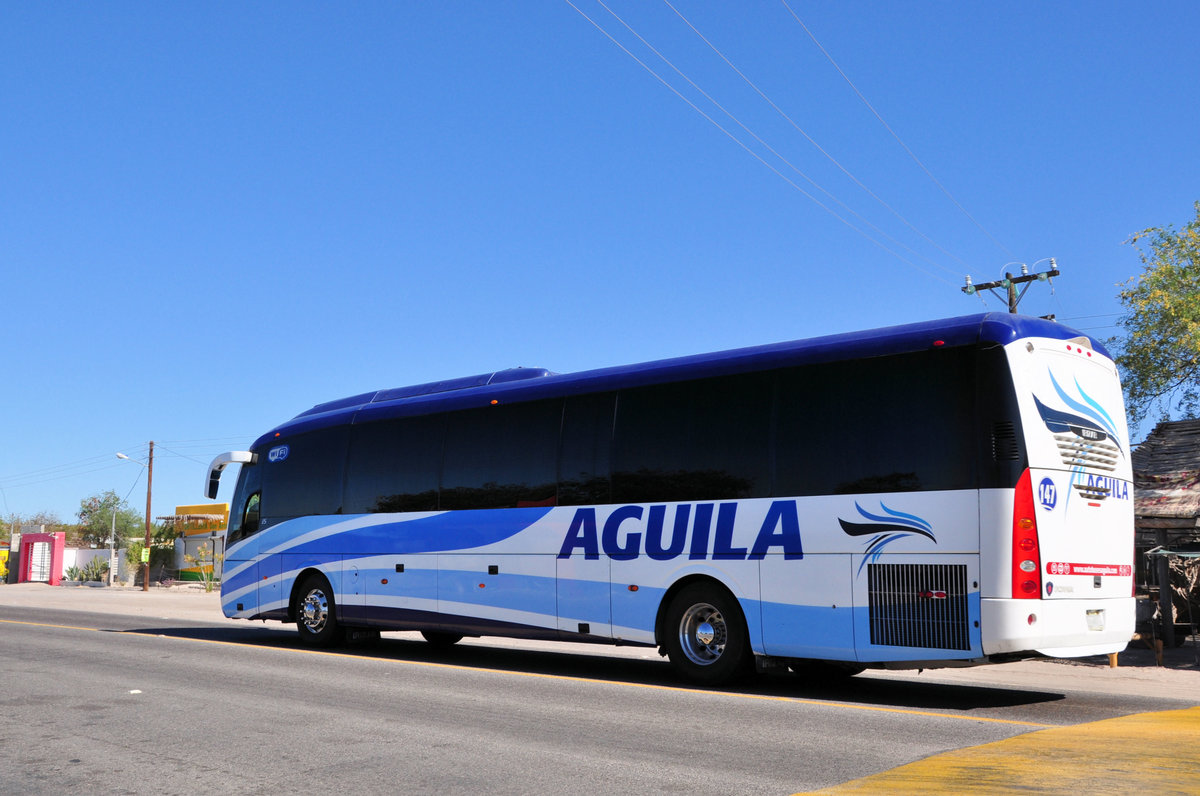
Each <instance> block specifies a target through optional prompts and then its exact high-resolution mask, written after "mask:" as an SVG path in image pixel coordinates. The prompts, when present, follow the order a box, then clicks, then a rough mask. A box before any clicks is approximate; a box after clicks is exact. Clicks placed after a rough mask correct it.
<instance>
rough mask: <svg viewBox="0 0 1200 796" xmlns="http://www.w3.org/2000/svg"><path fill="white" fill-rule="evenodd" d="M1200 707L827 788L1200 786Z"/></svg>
mask: <svg viewBox="0 0 1200 796" xmlns="http://www.w3.org/2000/svg"><path fill="white" fill-rule="evenodd" d="M1197 772H1200V707H1193V708H1187V709H1185V710H1171V711H1166V712H1163V713H1138V714H1135V715H1132V716H1121V717H1119V718H1115V719H1104V720H1102V721H1096V722H1091V723H1088V724H1077V725H1074V726H1070V727H1055V728H1052V729H1047V730H1042V731H1040V732H1032V733H1026V734H1024V735H1016V736H1014V737H1012V738H1008V739H1005V740H1003V741H996V742H995V743H990V744H984V745H983V746H975V747H971V748H969V749H958V750H955V751H952V752H945V753H943V754H940V755H934V756H933V757H929V758H926V759H924V760H918V761H917V762H915V763H909V764H908V765H906V766H900V767H899V768H894V769H892V770H891V771H885V772H883V773H882V774H876V775H874V776H870V777H864V778H862V779H856V780H853V781H851V782H847V783H845V784H842V785H838V786H836V787H833V788H828V789H826V790H821V791H815V793H825V794H838V795H839V796H841V795H842V794H854V793H888V794H929V793H933V794H939V793H971V794H981V793H982V794H989V793H996V794H999V793H1005V794H1008V793H1087V794H1089V795H1090V794H1107V793H1112V794H1126V793H1131V792H1135V791H1142V792H1146V793H1153V794H1155V796H1159V795H1160V794H1195V793H1197V792H1200V780H1197Z"/></svg>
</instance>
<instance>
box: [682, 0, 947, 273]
mask: <svg viewBox="0 0 1200 796" xmlns="http://www.w3.org/2000/svg"><path fill="white" fill-rule="evenodd" d="M663 3H664V4H665V5H666V6H667V8H669V9H671V10H672V11H674V12H675V15H676V16H677V17H679V18H680V19H681V20H682V21H683V23H684V24H685V25H687V26H688V28H690V29H691V31H692V32H693V33H695V34H696V35H697V36H698V37H699V38H700V40H701V41H702V42H704V43H705V44H706V45H708V47H709V49H711V50H712V51H713V52H714V53H716V54H717V56H718V57H719V58H720V59H721V60H722V61H724V62H725V64H726V66H728V67H729V68H730V69H732V70H733V72H734V74H736V75H737V76H738V77H740V78H741V79H742V80H743V81H744V82H745V83H746V85H748V86H749V87H750V88H752V89H754V92H755V93H756V94H758V96H759V97H761V98H762V99H763V101H764V102H766V103H767V104H768V105H770V106H771V108H772V110H774V111H775V112H776V113H777V114H779V115H780V116H781V117H782V118H783V119H784V121H786V122H787V123H788V124H790V125H791V126H792V128H793V129H794V130H795V131H796V132H798V133H800V135H802V136H804V138H805V140H807V141H808V142H809V143H810V144H812V145H813V146H814V147H815V148H816V150H817V151H818V152H820V153H821V154H822V155H824V156H825V158H826V159H827V160H828V161H829V162H830V163H832V164H833V165H834V166H836V167H837V168H838V169H839V170H840V171H841V172H842V173H843V174H845V175H846V176H847V177H849V178H850V179H851V180H852V181H853V182H854V184H855V185H857V186H858V187H859V188H862V189H863V191H865V192H866V193H867V195H868V196H870V197H871V198H872V199H874V200H875V201H876V202H878V203H879V204H880V205H882V206H883V207H884V208H885V209H886V210H887V211H888V212H889V213H891V214H892V215H894V216H895V217H896V218H897V219H899V220H900V221H901V222H902V223H903V224H904V225H905V226H907V227H908V228H909V229H911V230H912V231H913V232H915V233H917V234H918V235H920V236H921V237H922V238H924V239H925V240H926V241H928V242H929V243H930V244H931V245H933V246H934V247H935V248H937V249H938V250H939V251H941V252H942V253H943V254H945V255H946V256H948V257H951V258H953V259H955V260H957V261H958V262H960V263H963V265H966V263H965V262H964V261H963V260H962V259H961V258H960V257H958V256H957V255H955V254H954V253H953V252H950V251H949V250H947V249H945V248H943V247H942V246H940V245H938V244H937V243H936V242H934V240H933V239H932V238H930V237H929V236H928V235H926V234H925V233H924V232H922V231H921V230H919V229H917V228H916V227H915V226H914V225H913V224H912V223H911V222H909V220H908V219H907V218H905V217H904V216H903V215H901V214H900V212H899V211H897V210H896V209H895V208H894V207H892V206H891V205H890V204H888V203H887V202H886V201H884V200H883V198H882V197H880V196H879V195H878V194H877V193H875V192H874V191H872V190H871V189H870V188H868V187H867V186H866V184H865V183H863V181H862V180H860V179H859V178H858V177H856V176H855V175H854V174H853V173H852V172H851V171H850V170H849V169H847V168H846V167H845V166H843V165H842V164H841V162H840V161H838V159H837V158H835V157H834V156H833V155H831V154H829V152H828V151H827V150H826V149H825V148H824V147H822V146H821V145H820V144H819V143H817V141H816V139H814V138H813V137H812V136H811V135H809V134H808V133H807V132H805V131H804V128H802V127H801V126H800V125H799V124H797V123H796V121H795V120H794V119H792V117H791V116H789V115H788V114H787V113H786V112H785V111H784V110H783V109H782V108H780V107H779V106H778V105H777V104H776V103H775V102H774V101H773V100H772V99H771V98H770V97H768V96H767V95H766V93H765V92H764V91H763V90H762V89H760V88H759V87H758V86H757V85H756V84H755V83H754V81H753V80H751V79H750V78H749V77H747V76H746V74H745V73H744V72H742V70H741V69H738V68H737V66H735V65H734V63H733V62H732V61H730V60H729V58H727V57H726V56H725V54H724V53H723V52H721V51H720V50H719V49H717V47H716V45H714V44H713V43H712V42H711V41H709V40H708V38H707V37H706V36H705V35H704V34H703V33H701V32H700V30H699V29H698V28H697V27H696V26H695V25H693V24H692V23H691V22H690V21H689V20H688V18H687V17H685V16H684V15H683V14H681V13H679V10H678V9H677V8H675V6H673V5H671V3H670V1H669V0H663ZM802 24H803V23H802ZM856 215H857V214H856ZM872 226H874V225H872ZM889 237H890V236H889ZM901 245H903V244H901ZM905 248H908V247H907V246H906V247H905ZM910 251H911V249H910ZM930 262H932V261H930ZM933 265H934V266H935V267H937V268H941V269H942V270H944V271H946V272H947V273H954V271H951V270H950V269H949V268H945V267H944V266H941V265H938V264H937V263H933Z"/></svg>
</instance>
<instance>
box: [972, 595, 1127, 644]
mask: <svg viewBox="0 0 1200 796" xmlns="http://www.w3.org/2000/svg"><path fill="white" fill-rule="evenodd" d="M1031 616H1032V617H1033V621H1032V622H1030V617H1031ZM980 624H981V626H982V627H981V629H982V631H983V638H982V642H983V652H984V654H985V655H1001V654H1006V653H1015V652H1037V653H1040V654H1042V655H1049V656H1052V657H1055V658H1078V657H1084V656H1087V655H1103V654H1108V653H1113V652H1120V651H1121V650H1123V649H1125V645H1126V644H1128V643H1129V639H1130V638H1132V637H1133V626H1134V600H1133V598H1132V597H1118V598H1109V599H1100V600H1070V599H1067V600H999V599H983V600H981V601H980Z"/></svg>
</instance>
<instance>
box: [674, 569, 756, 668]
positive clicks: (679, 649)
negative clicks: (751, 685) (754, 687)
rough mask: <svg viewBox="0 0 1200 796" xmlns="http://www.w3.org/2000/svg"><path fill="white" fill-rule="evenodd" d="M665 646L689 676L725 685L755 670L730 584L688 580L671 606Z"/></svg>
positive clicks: (740, 610) (739, 610)
mask: <svg viewBox="0 0 1200 796" xmlns="http://www.w3.org/2000/svg"><path fill="white" fill-rule="evenodd" d="M663 635H664V638H663V646H664V647H665V648H666V650H667V657H668V658H670V660H671V664H672V665H673V666H674V667H675V669H676V670H677V671H678V672H679V673H680V674H681V675H683V677H684V678H686V679H688V680H690V681H692V682H693V683H698V684H700V685H721V684H723V683H728V682H731V681H733V680H736V679H738V678H739V677H742V676H744V675H745V674H747V673H748V672H749V670H750V664H751V662H752V660H753V659H752V657H751V655H750V639H749V636H748V635H747V633H746V620H745V618H744V617H743V616H742V609H741V606H739V605H738V602H737V600H735V599H734V597H733V595H731V594H730V593H729V592H728V591H726V590H725V589H723V588H721V587H719V586H716V585H710V584H706V583H694V584H692V585H690V586H685V587H684V588H683V589H682V590H680V592H679V593H678V594H676V595H675V597H674V599H672V600H671V603H670V605H669V606H668V608H667V614H666V620H665V623H664V625H663Z"/></svg>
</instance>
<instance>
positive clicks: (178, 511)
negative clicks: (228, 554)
mask: <svg viewBox="0 0 1200 796" xmlns="http://www.w3.org/2000/svg"><path fill="white" fill-rule="evenodd" d="M158 519H159V520H162V521H163V522H167V523H171V524H172V525H173V526H174V528H175V531H176V533H178V535H179V538H178V539H177V540H176V542H175V569H177V570H179V579H180V580H198V581H213V580H220V579H221V569H222V567H221V564H222V562H223V561H224V559H225V529H226V528H227V527H228V526H229V504H228V503H205V504H201V505H194V506H176V507H175V514H174V515H171V516H167V517H159V518H158Z"/></svg>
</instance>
